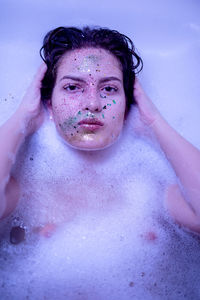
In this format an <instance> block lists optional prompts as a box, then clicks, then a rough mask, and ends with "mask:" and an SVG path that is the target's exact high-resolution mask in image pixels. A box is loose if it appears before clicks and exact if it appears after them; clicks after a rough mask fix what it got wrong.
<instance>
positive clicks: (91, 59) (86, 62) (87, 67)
mask: <svg viewBox="0 0 200 300" xmlns="http://www.w3.org/2000/svg"><path fill="white" fill-rule="evenodd" d="M98 61H99V57H97V56H95V55H88V56H86V57H84V59H83V62H82V64H81V66H80V67H78V70H80V71H82V72H86V73H88V72H90V71H91V63H92V64H97V62H98ZM96 71H97V70H96ZM98 71H99V72H100V70H98ZM90 76H91V75H90Z"/></svg>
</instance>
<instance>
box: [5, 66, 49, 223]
mask: <svg viewBox="0 0 200 300" xmlns="http://www.w3.org/2000/svg"><path fill="white" fill-rule="evenodd" d="M45 72H46V66H45V65H44V64H42V66H41V67H40V68H39V70H38V72H37V74H36V75H35V78H34V80H33V82H32V83H31V85H30V87H29V89H28V90H27V92H26V94H25V96H24V98H23V100H22V103H21V104H20V106H19V108H18V109H17V111H16V112H15V113H14V114H13V115H12V116H11V118H9V119H8V121H7V122H6V123H4V124H3V125H2V126H1V127H0V140H1V148H0V218H3V217H5V216H7V215H8V214H9V213H10V212H11V211H12V210H13V209H14V208H15V207H16V205H17V201H18V198H19V187H18V184H17V182H16V180H15V179H14V178H13V177H11V176H10V172H11V168H12V165H13V164H14V162H15V158H16V155H17V152H18V150H19V148H20V146H21V145H22V143H23V142H24V140H25V138H26V137H27V136H28V135H30V134H32V133H33V132H34V131H35V130H37V128H38V127H39V126H40V125H41V123H42V121H43V114H44V111H43V109H42V105H41V102H40V87H41V80H42V78H43V76H44V73H45Z"/></svg>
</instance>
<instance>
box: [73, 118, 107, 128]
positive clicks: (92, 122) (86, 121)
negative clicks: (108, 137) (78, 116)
mask: <svg viewBox="0 0 200 300" xmlns="http://www.w3.org/2000/svg"><path fill="white" fill-rule="evenodd" d="M84 124H86V125H87V124H88V125H99V126H103V123H102V122H101V121H99V120H98V119H95V118H88V119H84V120H82V121H80V122H79V123H78V125H84Z"/></svg>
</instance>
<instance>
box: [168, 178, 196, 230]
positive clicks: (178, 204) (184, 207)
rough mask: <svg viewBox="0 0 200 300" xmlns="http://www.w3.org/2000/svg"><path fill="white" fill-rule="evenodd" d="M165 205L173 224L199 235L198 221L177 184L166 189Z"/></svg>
mask: <svg viewBox="0 0 200 300" xmlns="http://www.w3.org/2000/svg"><path fill="white" fill-rule="evenodd" d="M165 205H166V208H167V210H168V212H169V214H170V215H171V216H172V218H173V219H174V221H175V222H177V223H179V224H180V225H182V226H184V227H187V228H188V229H190V230H192V231H195V232H198V233H200V219H199V218H198V217H197V215H196V214H195V212H194V211H193V209H192V207H191V206H190V204H189V203H188V202H187V201H186V200H185V199H184V196H183V195H182V193H181V190H180V187H179V186H178V184H171V185H169V186H168V188H167V193H166V197H165Z"/></svg>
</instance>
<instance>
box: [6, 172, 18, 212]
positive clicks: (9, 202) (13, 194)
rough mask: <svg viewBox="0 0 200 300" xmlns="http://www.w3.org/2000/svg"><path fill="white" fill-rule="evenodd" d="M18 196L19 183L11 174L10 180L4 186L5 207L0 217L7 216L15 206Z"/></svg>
mask: <svg viewBox="0 0 200 300" xmlns="http://www.w3.org/2000/svg"><path fill="white" fill-rule="evenodd" d="M19 197H20V187H19V183H18V181H17V180H16V178H14V177H13V176H11V177H10V180H9V182H8V184H7V186H6V191H5V200H6V207H5V211H4V213H3V216H2V218H5V217H7V216H8V215H9V214H10V213H11V212H12V211H13V210H14V209H15V208H16V206H17V203H18V201H19Z"/></svg>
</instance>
